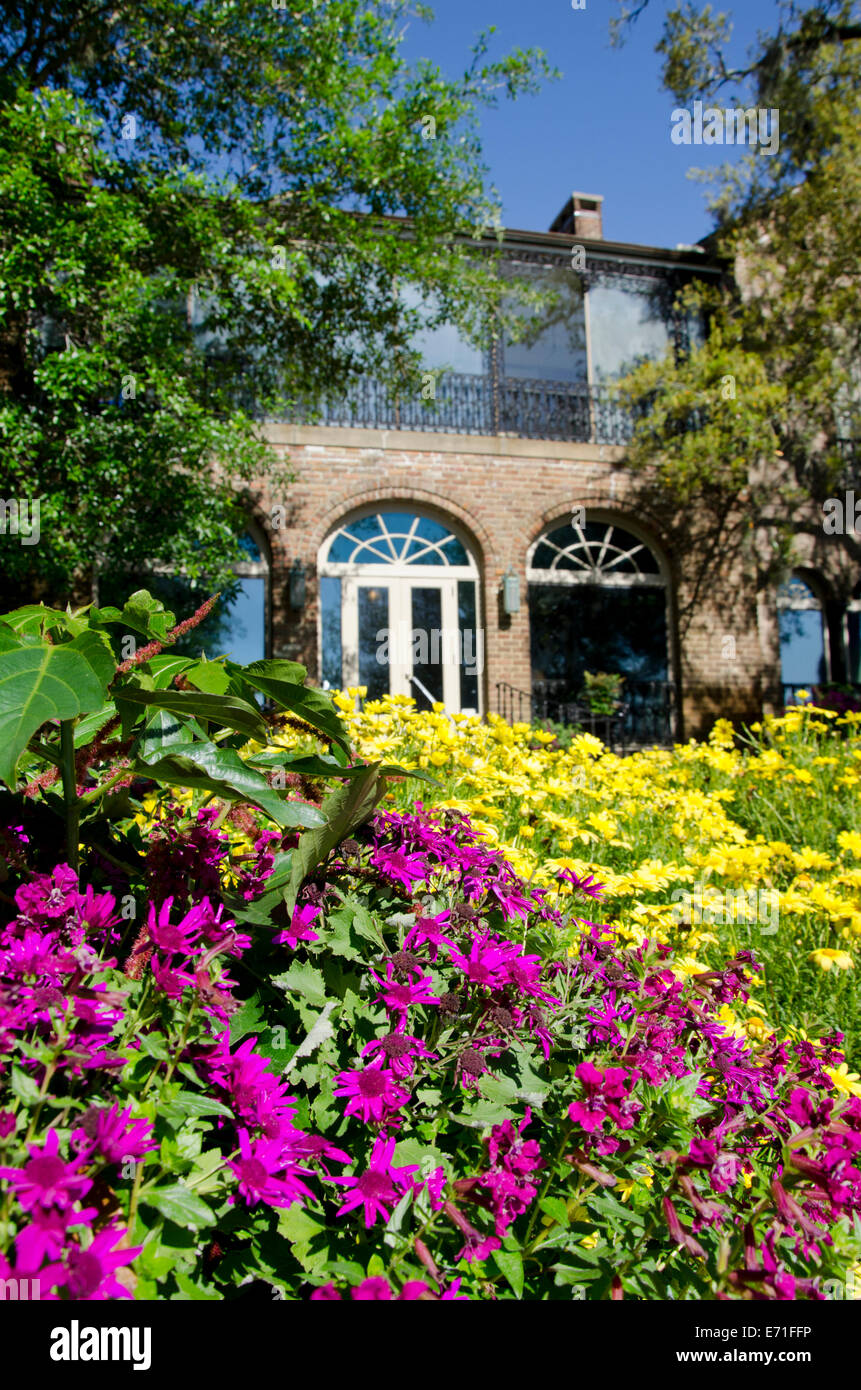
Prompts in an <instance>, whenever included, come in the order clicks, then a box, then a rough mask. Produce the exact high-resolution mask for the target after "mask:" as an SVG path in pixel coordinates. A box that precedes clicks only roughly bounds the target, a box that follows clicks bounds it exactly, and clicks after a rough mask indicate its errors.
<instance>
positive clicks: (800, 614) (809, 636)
mask: <svg viewBox="0 0 861 1390" xmlns="http://www.w3.org/2000/svg"><path fill="white" fill-rule="evenodd" d="M778 618H779V622H780V678H781V680H782V682H783V684H784V685H807V686H810V685H815V684H817V683H818V682H819V681H824V680H826V679H827V675H826V671H825V642H824V639H823V635H822V614H821V612H818V611H817V610H816V609H815V608H806V609H803V610H801V611H799V610H798V609H792V608H784V609H781V610H780V612H779V614H778Z"/></svg>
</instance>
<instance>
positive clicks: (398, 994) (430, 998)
mask: <svg viewBox="0 0 861 1390" xmlns="http://www.w3.org/2000/svg"><path fill="white" fill-rule="evenodd" d="M371 975H372V976H373V978H374V979H375V980H376V981H377V984H378V985H382V987H383V988H382V991H381V993H380V994H379V996H378V998H380V999H382V1001H383V1003H384V1004H385V1006H386V1008H387V1009H388V1010H389V1012H390V1013H394V1014H406V1012H407V1010H408V1009H411V1008H412V1007H413V1005H414V1004H438V1003H439V1000H438V999H437V998H436V996H435V995H433V994H431V992H430V989H431V979H430V976H427V975H422V976H421V977H420V978H419V979H417V980H415V981H410V983H409V984H401V983H400V982H399V981H398V980H397V978H396V977H395V966H394V965H393V964H392V962H391V961H390V960H389V961H386V978H385V980H381V979H380V977H379V975H378V974H377V972H376V971H375V970H372V971H371Z"/></svg>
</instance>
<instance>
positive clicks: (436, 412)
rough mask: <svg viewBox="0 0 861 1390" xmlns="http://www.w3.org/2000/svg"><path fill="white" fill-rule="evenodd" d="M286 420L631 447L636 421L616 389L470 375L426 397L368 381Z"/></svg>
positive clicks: (444, 382)
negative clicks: (618, 397)
mask: <svg viewBox="0 0 861 1390" xmlns="http://www.w3.org/2000/svg"><path fill="white" fill-rule="evenodd" d="M280 418H282V419H284V420H288V421H289V422H290V423H292V424H303V423H308V424H319V425H336V426H343V427H353V428H364V429H393V430H428V431H432V432H434V433H439V434H483V435H498V434H506V435H514V436H516V437H517V438H520V439H556V440H568V441H570V442H572V443H593V444H625V443H626V442H627V441H628V440H629V439H630V437H631V431H632V429H633V418H632V416H631V415H630V414H629V412H627V411H626V410H625V409H624V408H623V407H622V406H620V405H619V404H618V403H617V402H616V401H615V399H614V398H613V394H612V389H611V388H610V387H607V386H589V385H587V384H586V383H585V382H562V381H533V380H527V379H521V378H517V377H502V378H499V379H497V378H494V377H493V376H490V375H479V374H468V373H465V372H447V373H446V374H445V375H443V376H440V377H438V378H437V379H436V381H435V383H434V396H433V398H432V399H428V400H424V399H422V396H421V394H420V393H417V394H410V395H405V394H398V393H397V392H395V391H393V390H392V389H391V388H390V387H389V386H387V385H386V384H385V383H383V382H379V381H374V380H373V379H370V378H368V379H365V380H363V381H361V382H359V383H357V385H356V386H355V387H354V388H353V389H352V390H351V391H350V393H349V394H348V395H345V396H342V397H337V398H331V399H327V400H323V401H320V402H318V403H317V406H316V409H312V408H311V407H310V406H307V407H302V406H297V407H296V408H295V409H294V410H293V411H291V412H290V413H289V415H283V416H281V417H280Z"/></svg>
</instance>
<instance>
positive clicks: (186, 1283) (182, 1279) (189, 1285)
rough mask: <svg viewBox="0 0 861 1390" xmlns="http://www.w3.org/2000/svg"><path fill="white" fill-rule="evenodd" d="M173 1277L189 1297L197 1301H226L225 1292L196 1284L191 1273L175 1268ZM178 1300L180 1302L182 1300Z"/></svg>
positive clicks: (178, 1286)
mask: <svg viewBox="0 0 861 1390" xmlns="http://www.w3.org/2000/svg"><path fill="white" fill-rule="evenodd" d="M173 1277H174V1279H175V1280H176V1283H177V1288H178V1289H179V1290H180V1291H181V1292H182V1293H184V1294H185V1296H186V1298H187V1299H190V1300H192V1301H193V1302H195V1303H197V1302H206V1303H222V1302H223V1301H224V1294H222V1293H216V1292H214V1291H213V1290H211V1289H205V1288H204V1287H203V1286H202V1285H201V1284H195V1282H194V1280H193V1279H192V1278H191V1277H190V1275H188V1274H183V1273H182V1271H181V1270H174V1275H173ZM176 1301H177V1302H180V1301H181V1300H179V1299H178V1300H176Z"/></svg>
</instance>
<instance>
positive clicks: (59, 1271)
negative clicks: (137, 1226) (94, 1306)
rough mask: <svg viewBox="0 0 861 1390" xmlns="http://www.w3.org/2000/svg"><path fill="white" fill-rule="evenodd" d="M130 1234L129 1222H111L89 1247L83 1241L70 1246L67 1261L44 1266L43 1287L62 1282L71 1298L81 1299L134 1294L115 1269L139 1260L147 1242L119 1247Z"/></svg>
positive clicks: (124, 1296) (42, 1273)
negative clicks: (121, 1223)
mask: <svg viewBox="0 0 861 1390" xmlns="http://www.w3.org/2000/svg"><path fill="white" fill-rule="evenodd" d="M127 1235H128V1232H127V1230H126V1228H125V1226H108V1227H107V1228H106V1229H105V1230H103V1231H100V1232H99V1234H98V1235H97V1236H95V1237H94V1238H93V1240H92V1241H91V1242H90V1244H89V1245H88V1246H87V1248H86V1249H85V1250H84V1249H82V1248H81V1246H79V1245H72V1246H67V1247H66V1250H65V1252H64V1254H65V1262H64V1263H63V1264H60V1263H57V1264H54V1265H49V1266H48V1268H47V1269H44V1270H42V1272H41V1274H40V1278H41V1279H42V1280H43V1287H48V1288H51V1287H55V1286H57V1285H61V1286H63V1287H64V1288H65V1290H66V1293H67V1295H68V1297H69V1298H71V1299H74V1300H80V1301H89V1300H92V1301H101V1300H103V1299H110V1298H131V1297H132V1294H131V1292H130V1291H129V1290H128V1289H127V1288H125V1286H124V1285H123V1284H121V1283H120V1281H119V1280H118V1279H117V1277H116V1273H115V1271H116V1270H117V1269H119V1268H120V1266H121V1265H128V1264H131V1262H132V1260H136V1259H137V1257H138V1255H139V1254H140V1253H141V1250H142V1249H143V1246H142V1245H137V1246H135V1247H133V1248H132V1249H128V1248H123V1249H122V1250H115V1249H114V1246H115V1245H116V1244H117V1242H118V1241H120V1240H122V1239H123V1238H124V1237H126V1236H127Z"/></svg>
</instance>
